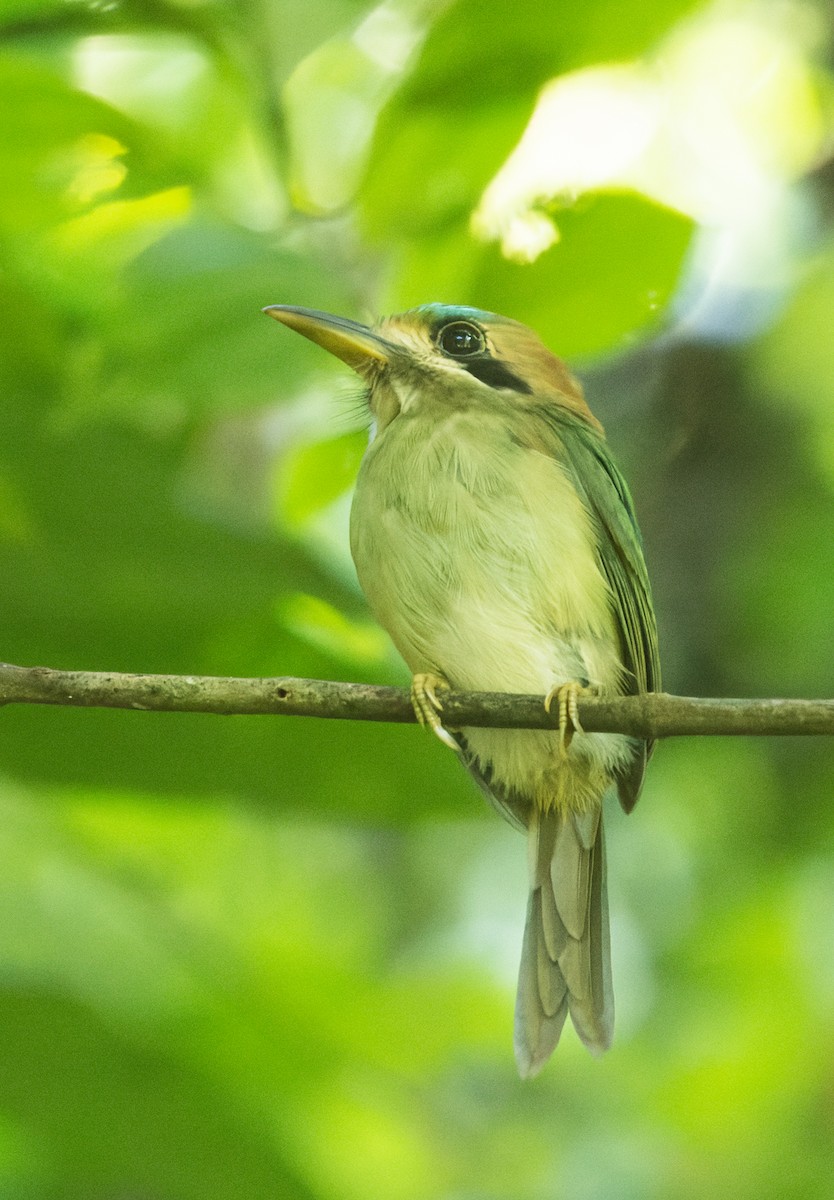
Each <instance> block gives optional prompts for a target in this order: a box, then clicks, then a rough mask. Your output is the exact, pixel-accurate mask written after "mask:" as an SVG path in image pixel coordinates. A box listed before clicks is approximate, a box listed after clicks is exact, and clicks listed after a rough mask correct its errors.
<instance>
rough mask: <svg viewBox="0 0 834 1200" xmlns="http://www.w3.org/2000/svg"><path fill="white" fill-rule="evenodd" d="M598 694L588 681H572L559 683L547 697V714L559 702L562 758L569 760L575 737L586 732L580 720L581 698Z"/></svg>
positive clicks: (560, 751)
mask: <svg viewBox="0 0 834 1200" xmlns="http://www.w3.org/2000/svg"><path fill="white" fill-rule="evenodd" d="M596 693H597V689H596V688H595V687H591V686H590V685H589V684H588V681H587V680H585V681H584V682H582V683H579V682H578V681H577V680H572V681H571V682H570V683H557V684H556V685H555V686H554V687H552V688H551V689H550V691H549V692H548V693H547V695H546V696H545V698H544V708H545V712H550V709H551V706H552V704H553V701H554V700H556V701H558V706H559V707H558V710H557V711H558V713H559V757H560V758H563V759H564V758H567V756H568V750H570V744H571V742H572V741H573V735H574V734H575V733H584V732H585V730H584V729H583V728H582V723H581V722H580V720H579V707H578V701H579V697H580V696H594V695H596Z"/></svg>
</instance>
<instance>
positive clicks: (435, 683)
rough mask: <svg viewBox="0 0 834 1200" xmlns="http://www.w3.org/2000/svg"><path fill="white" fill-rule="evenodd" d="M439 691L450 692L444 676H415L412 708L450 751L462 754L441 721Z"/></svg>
mask: <svg viewBox="0 0 834 1200" xmlns="http://www.w3.org/2000/svg"><path fill="white" fill-rule="evenodd" d="M438 690H441V691H448V690H449V683H448V680H446V679H444V678H443V676H442V675H432V674H428V673H427V674H422V675H415V676H414V678H413V679H412V680H411V706H412V708H413V709H414V714H415V716H416V717H417V720H418V721H419V722H420V724H421V725H425V726H426V728H427V729H431V731H432V733H434V734H436V735H437V737H439V738H440V740H441V742H442V743H443V745H444V746H448V747H449V749H450V750H455V751H456V752H457V753H458V754H460V746H459V745H458V743H457V742H456V741H455V739H454V738H453V737H452V735H451V733H449V731H448V729H444V728H443V723H442V721H441V720H440V713H441V712H442V711H443V705H442V704H441V702H440V701H439V700H438V698H437V693H438Z"/></svg>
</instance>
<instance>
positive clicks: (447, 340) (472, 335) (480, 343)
mask: <svg viewBox="0 0 834 1200" xmlns="http://www.w3.org/2000/svg"><path fill="white" fill-rule="evenodd" d="M437 344H438V346H439V347H440V349H441V350H443V351H444V353H446V354H451V355H452V357H453V358H468V357H469V355H470V354H478V353H479V352H480V351H481V350H484V349H485V348H486V340H485V338H484V335H483V334H482V333H481V331H480V329H479V328H478V326H477V325H470V324H469V322H468V321H453V322H452V323H451V325H444V326H443V328H442V329H441V330H440V333H439V334H438V335H437Z"/></svg>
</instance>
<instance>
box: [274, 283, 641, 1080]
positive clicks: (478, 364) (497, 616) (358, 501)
mask: <svg viewBox="0 0 834 1200" xmlns="http://www.w3.org/2000/svg"><path fill="white" fill-rule="evenodd" d="M263 311H264V312H265V313H267V314H268V315H269V316H271V317H273V318H275V319H276V320H277V321H279V322H281V323H282V324H283V325H285V326H287V327H289V328H290V329H292V330H294V331H295V332H297V333H300V334H302V335H303V336H305V337H306V338H308V339H310V340H311V341H313V342H315V343H317V344H318V345H319V346H321V347H322V348H323V349H325V350H327V351H329V352H330V353H331V354H333V355H335V356H336V357H337V358H339V359H341V360H342V362H344V363H345V364H347V365H348V366H349V367H351V368H352V369H353V370H354V371H356V372H357V373H358V375H359V376H360V377H361V379H362V381H363V383H364V385H365V388H366V391H367V403H368V407H369V411H370V418H371V435H370V440H369V443H368V447H367V450H366V452H365V454H364V457H363V459H362V463H361V466H360V469H359V473H358V477H357V481H356V487H355V491H354V497H353V501H352V507H351V521H350V541H351V552H352V555H353V559H354V563H355V566H356V571H357V575H358V578H359V582H360V585H361V587H362V589H363V591H364V593H365V595H366V597H367V600H368V602H369V605H370V607H371V610H372V612H373V613H374V614H375V616H376V618H377V620H378V621H379V623H380V624H381V625H382V626H383V627H384V628H385V629H386V630H387V632H388V634H389V635H390V637H391V639H392V641H393V643H394V645H395V646H396V648H397V650H398V651H399V653H400V654H401V656H402V657H403V659H404V660H405V663H406V665H407V666H408V668H409V670H410V672H411V675H412V687H411V699H412V703H413V706H414V710H415V713H416V715H417V718H418V719H419V720H420V722H421V723H422V724H424V725H426V726H428V727H429V728H430V729H433V730H434V732H435V733H437V735H438V737H440V738H441V740H442V741H444V742H445V743H446V744H447V745H448V746H450V747H451V748H452V749H453V750H454V751H455V752H456V753H457V754H458V755H459V756H460V758H461V759H462V761H463V762H464V764H465V765H466V767H467V768H468V770H469V771H470V773H471V774H472V775H473V777H474V778H475V780H476V781H477V783H478V784H479V785H480V787H481V789H482V790H483V791H484V793H485V794H486V796H487V797H488V799H489V800H490V802H491V803H492V804H493V806H494V807H495V808H496V809H497V810H498V811H499V812H500V813H501V814H502V815H503V816H504V817H505V818H506V819H507V820H508V821H509V822H510V823H511V824H512V825H514V826H516V827H517V828H518V829H520V830H522V831H524V832H526V835H527V839H528V851H529V853H528V861H529V875H530V882H529V888H530V890H529V896H528V903H527V915H526V924H525V929H524V935H523V941H522V950H521V962H520V967H519V976H518V990H517V996H516V1004H515V1016H514V1034H513V1042H514V1050H515V1058H516V1063H517V1067H518V1071H519V1073H520V1075H521V1076H522V1078H530V1077H532V1076H534V1075H536V1074H538V1072H539V1071H540V1070H541V1068H542V1067H543V1066H544V1064H545V1062H546V1061H547V1060H548V1058H549V1057H550V1055H551V1054H552V1052H553V1050H554V1049H555V1047H556V1045H557V1043H558V1042H559V1039H560V1036H561V1034H562V1030H563V1027H564V1025H565V1021H566V1018H567V1015H568V1014H570V1018H571V1022H572V1024H573V1026H574V1029H575V1030H576V1033H577V1034H578V1036H579V1038H580V1039H581V1041H582V1042H583V1043H584V1044H585V1046H586V1047H587V1048H588V1049H589V1050H590V1051H591V1053H592V1054H594V1055H599V1054H601V1053H602V1052H603V1051H605V1050H607V1049H608V1048H609V1047H610V1045H611V1042H612V1038H613V1030H614V995H613V987H612V980H611V950H610V933H609V917H608V892H607V883H606V858H605V839H604V832H603V814H602V800H603V797H604V796H605V794H606V793H608V792H613V793H616V795H617V796H618V798H619V802H620V805H621V806H622V808H623V809H624V810H625V812H626V813H628V812H631V810H632V809H633V807H634V805H635V803H636V802H637V798H638V795H639V792H640V789H641V786H642V781H643V776H644V772H645V770H646V764H647V761H648V758H649V755H650V754H651V751H652V743H651V741H646V740H640V739H637V738H633V737H630V736H626V735H624V734H600V733H586V732H585V731H584V730H583V729H582V726H581V723H580V720H579V712H578V707H579V701H580V700H581V699H582V697H583V696H587V695H596V696H603V697H605V696H618V695H632V694H639V693H643V692H651V691H658V690H659V688H660V667H659V660H658V641H657V626H656V621H655V616H654V610H653V605H652V597H651V589H650V584H649V578H648V574H647V570H646V565H645V560H644V555H643V548H642V539H641V535H640V531H639V528H638V524H637V520H636V517H635V512H634V507H633V504H632V500H631V497H630V494H629V490H628V487H627V485H626V482H625V480H624V478H623V476H622V475H621V473H620V471H619V470H618V468H617V466H616V465H615V463H614V460H613V458H612V456H611V452H610V450H609V448H608V445H607V442H606V439H605V434H604V431H603V427H602V425H601V424H600V422H599V421H598V420H597V419H596V417H595V416H594V415H593V414H592V412H591V410H590V408H589V407H588V404H587V402H586V400H585V397H584V394H583V391H582V388H581V386H580V384H579V383H578V381H577V380H576V379H575V378H574V377H573V375H572V374H571V373H570V371H569V370H568V368H567V367H566V366H565V364H564V362H563V361H562V360H561V359H559V358H558V357H556V356H555V355H554V354H552V353H551V352H550V350H548V349H547V348H546V347H545V345H544V344H543V343H542V341H541V340H540V339H539V337H538V336H537V335H536V334H535V333H534V332H533V331H532V330H531V329H529V328H527V327H526V326H525V325H523V324H521V323H520V322H518V321H515V320H512V319H510V318H508V317H502V316H499V315H497V314H496V313H491V312H485V311H482V310H480V309H477V308H472V307H468V306H456V305H447V304H438V303H432V304H425V305H422V306H420V307H418V308H414V309H411V310H409V311H407V312H404V313H401V314H398V315H394V316H389V317H386V318H383V319H382V320H380V321H378V322H376V323H375V324H373V325H370V326H369V325H363V324H360V323H358V322H356V321H352V320H349V319H346V318H343V317H339V316H334V315H331V314H329V313H325V312H320V311H318V310H315V309H308V308H301V307H296V306H292V305H270V306H268V307H267V308H265V309H264V310H263ZM449 688H451V689H453V690H454V691H460V692H464V691H481V692H509V693H516V694H518V693H527V694H532V695H542V696H545V697H546V699H545V704H546V706H547V707H548V708H550V706H551V704H552V703H553V702H554V701H556V702H557V706H558V718H559V720H558V730H557V729H556V728H555V725H554V728H553V729H541V730H532V729H488V728H474V727H473V728H469V727H465V728H461V729H448V728H447V727H446V726H445V725H444V723H443V719H442V714H443V695H444V692H445V691H446V690H447V689H449Z"/></svg>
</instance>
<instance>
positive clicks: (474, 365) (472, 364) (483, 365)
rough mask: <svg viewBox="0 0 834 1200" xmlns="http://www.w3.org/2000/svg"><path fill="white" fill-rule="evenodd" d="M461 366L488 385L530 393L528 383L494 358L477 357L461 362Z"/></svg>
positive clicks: (530, 389)
mask: <svg viewBox="0 0 834 1200" xmlns="http://www.w3.org/2000/svg"><path fill="white" fill-rule="evenodd" d="M461 366H463V367H465V368H466V370H467V371H468V372H469V374H470V375H474V376H475V378H476V379H480V381H481V383H486V384H488V385H489V387H492V388H509V389H510V390H511V391H513V392H523V393H524V394H526V395H528V396H529V395H531V394H532V391H533V389H532V388H531V387H530V385H529V383H525V382H524V380H523V379H519V377H518V376H517V375H514V374H513V373H512V371H511V370H510V369H509V367H506V366H505V365H504V363H502V362H500V361H499V360H498V359H496V358H482V357H478V358H475V359H471V360H468V361H466V362H464V363H461Z"/></svg>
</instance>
